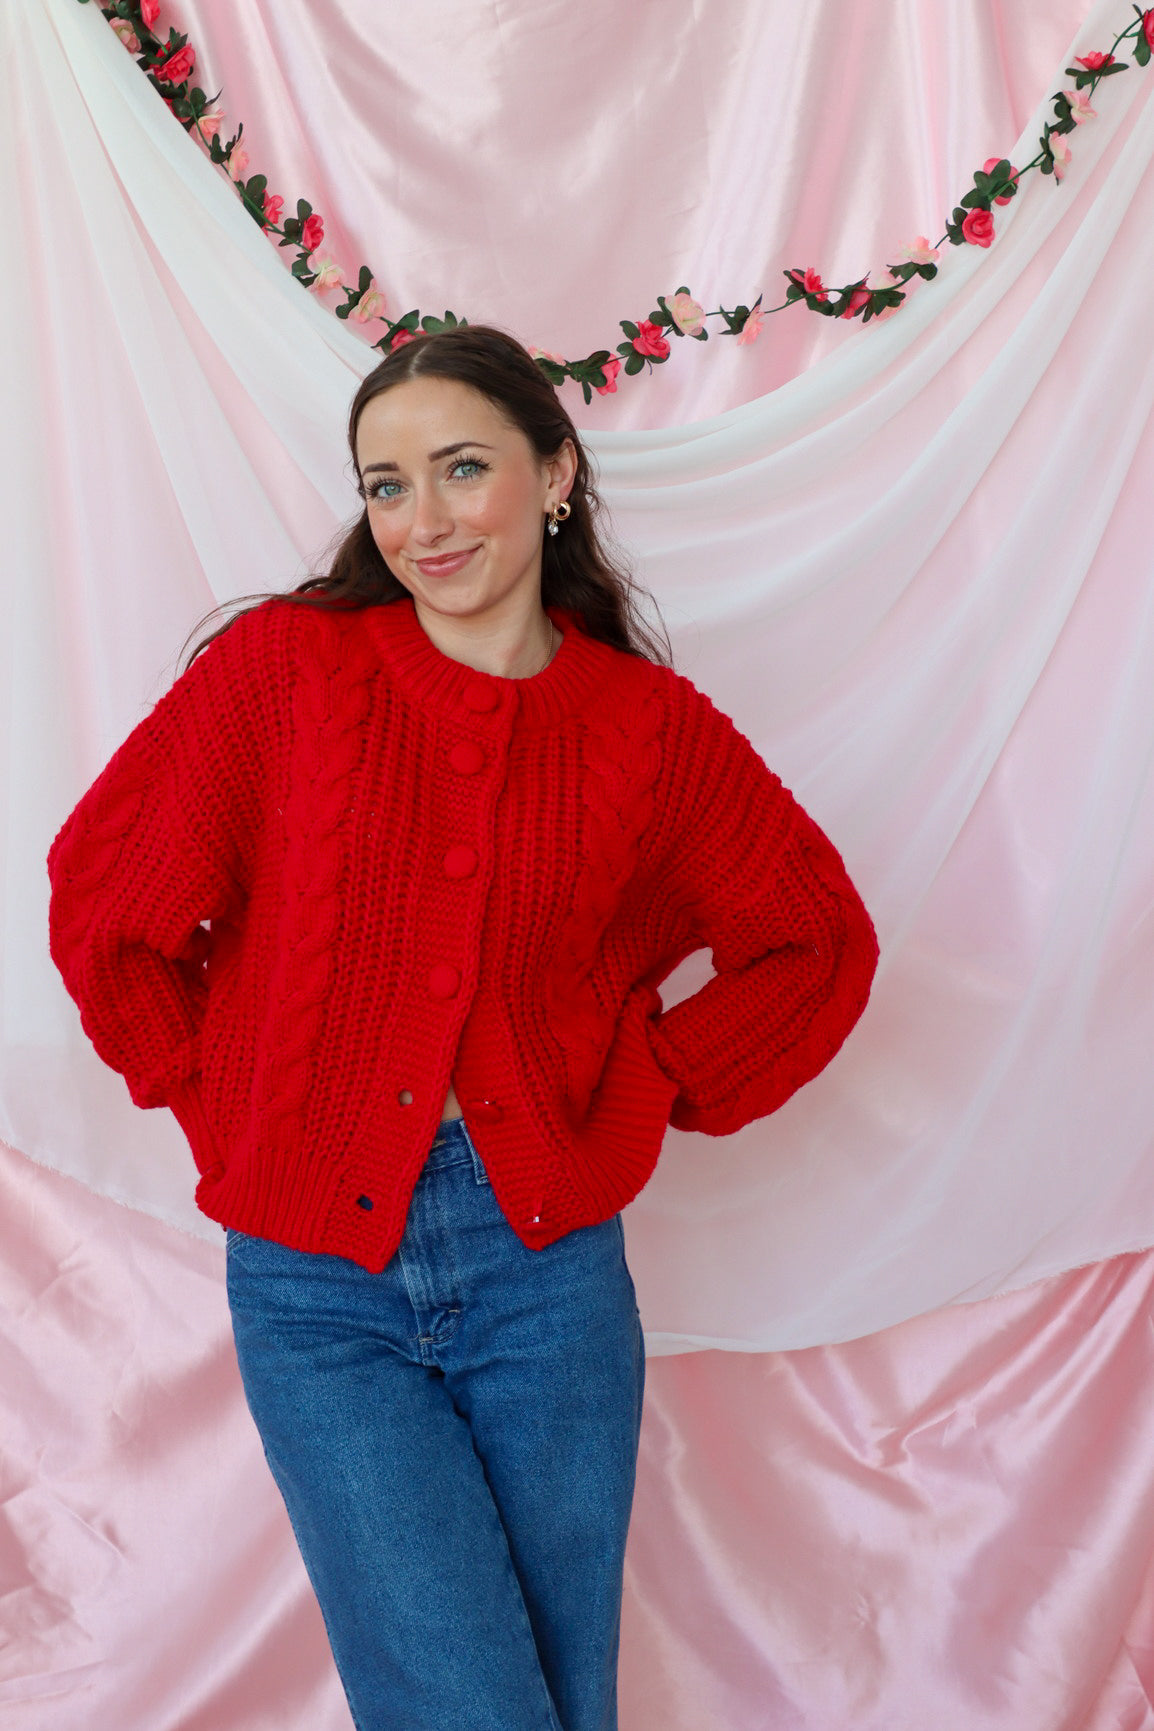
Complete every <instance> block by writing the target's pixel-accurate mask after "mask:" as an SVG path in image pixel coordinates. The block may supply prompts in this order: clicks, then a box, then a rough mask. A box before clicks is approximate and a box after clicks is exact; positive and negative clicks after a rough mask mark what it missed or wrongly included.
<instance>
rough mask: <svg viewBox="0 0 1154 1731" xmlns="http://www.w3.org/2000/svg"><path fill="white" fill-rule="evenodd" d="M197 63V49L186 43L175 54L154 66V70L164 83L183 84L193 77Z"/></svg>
mask: <svg viewBox="0 0 1154 1731" xmlns="http://www.w3.org/2000/svg"><path fill="white" fill-rule="evenodd" d="M195 65H196V51H195V49H193V48H190V47H189V45H188V44H187V43H185V45H184V47H183V48H178V49H177V51H176V53H175V54H170V55H169V57H168V59H167V60H162V61H161V63H160V65H159V66H155V67H153V71H154V72H155V73H156V76H157V77H158V78H159V79H160V80H161V82H162V83H164V84H183V83H184V81H185V79H186V78H191V77H192V69H193V67H194V66H195Z"/></svg>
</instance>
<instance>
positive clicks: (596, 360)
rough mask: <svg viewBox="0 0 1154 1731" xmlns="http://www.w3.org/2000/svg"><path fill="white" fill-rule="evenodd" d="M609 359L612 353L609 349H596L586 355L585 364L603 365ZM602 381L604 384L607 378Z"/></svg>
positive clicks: (592, 365) (590, 365) (589, 365)
mask: <svg viewBox="0 0 1154 1731" xmlns="http://www.w3.org/2000/svg"><path fill="white" fill-rule="evenodd" d="M609 359H610V354H609V350H608V349H595V350H594V351H593V353H592V354H591V355H586V357H585V365H586V366H587V367H603V366H604V365H605V363H606V361H607V360H609ZM601 383H602V384H604V383H605V380H604V379H602V381H601Z"/></svg>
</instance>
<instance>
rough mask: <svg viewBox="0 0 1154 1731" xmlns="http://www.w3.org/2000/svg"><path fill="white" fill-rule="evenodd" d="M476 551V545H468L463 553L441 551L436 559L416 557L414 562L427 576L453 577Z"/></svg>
mask: <svg viewBox="0 0 1154 1731" xmlns="http://www.w3.org/2000/svg"><path fill="white" fill-rule="evenodd" d="M476 551H477V549H476V548H475V547H466V548H465V550H464V552H462V553H440V554H438V556H437V557H436V558H435V559H414V561H413V563H414V565H415V566H416V567H417V570H418V571H420V572H421V573H422V574H423V575H424V576H425V577H451V576H452V574H453V572H454V571H459V570H460V569H461V567H462V565H464V564H465V563H466V562H467V561H468V560H470V559H471V558H472V557H473V554H474V553H475V552H476Z"/></svg>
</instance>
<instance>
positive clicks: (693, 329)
mask: <svg viewBox="0 0 1154 1731" xmlns="http://www.w3.org/2000/svg"><path fill="white" fill-rule="evenodd" d="M665 304H666V306H667V307H668V308H669V311H670V313H671V314H672V316H673V322H674V324H675V325H676V326H677V328H678V330H679V331H680V332H681V333H682V335H683V336H687V337H695V336H696V335H697V333H698V331H700V330H704V328H705V308H704V307H702V306H699V305H698V304H697V302H696V301H695V300H694V298H693V296H692V295H690V294H675V295H674V297H673V299H672V300H670V301H666V303H665Z"/></svg>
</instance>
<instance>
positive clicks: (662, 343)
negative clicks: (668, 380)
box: [633, 319, 669, 361]
mask: <svg viewBox="0 0 1154 1731" xmlns="http://www.w3.org/2000/svg"><path fill="white" fill-rule="evenodd" d="M633 347H634V348H635V349H636V350H637V353H638V354H639V355H652V356H653V358H654V360H656V361H664V360H667V359H668V357H669V344H668V343H667V342H666V340H665V338H664V337H663V336H662V334H661V326H660V325H655V324H654V323H653V321H652V319H642V320H641V326H640V330H639V331H638V334H637V335H636V336H635V337H634V339H633Z"/></svg>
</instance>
